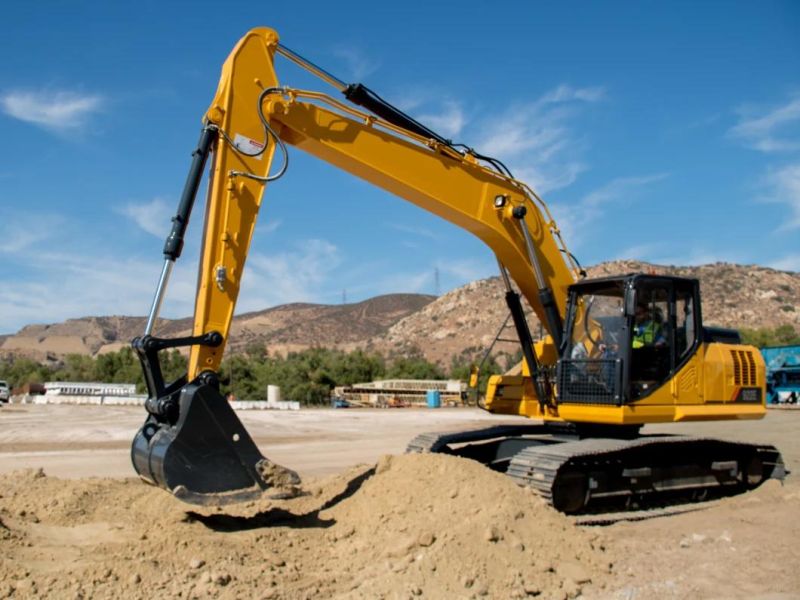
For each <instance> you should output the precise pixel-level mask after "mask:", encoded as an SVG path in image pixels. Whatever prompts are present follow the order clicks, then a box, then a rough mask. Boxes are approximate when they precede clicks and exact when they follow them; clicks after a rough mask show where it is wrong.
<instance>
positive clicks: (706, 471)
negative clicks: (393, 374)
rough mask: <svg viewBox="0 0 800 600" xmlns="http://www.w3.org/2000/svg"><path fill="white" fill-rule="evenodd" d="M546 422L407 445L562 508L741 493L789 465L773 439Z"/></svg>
mask: <svg viewBox="0 0 800 600" xmlns="http://www.w3.org/2000/svg"><path fill="white" fill-rule="evenodd" d="M545 431H546V429H545V428H543V426H541V425H523V426H502V425H501V426H496V427H490V428H486V429H481V430H475V431H463V432H446V433H432V434H424V435H421V436H418V437H417V438H415V439H414V440H413V441H412V442H411V443H410V444H409V446H408V449H407V451H408V452H446V453H450V454H456V455H460V456H466V457H468V458H474V459H476V460H479V461H481V462H484V463H485V464H487V465H489V466H491V467H492V468H495V469H497V470H501V471H505V472H506V473H507V474H508V475H509V476H510V477H511V478H512V479H514V481H516V482H517V483H519V484H520V485H525V486H529V487H531V488H533V489H535V490H536V491H537V492H538V493H539V494H540V495H541V496H542V497H543V498H545V499H546V500H547V501H548V502H549V503H550V504H551V505H553V506H554V507H555V508H556V509H558V510H560V511H562V512H565V513H576V514H582V513H592V512H608V511H615V510H616V511H618V510H625V509H632V510H635V509H640V508H642V507H659V506H668V505H672V504H680V503H685V502H693V501H699V500H705V499H711V498H716V497H720V496H724V495H730V494H735V493H740V492H743V491H746V490H748V489H752V488H754V487H756V486H758V485H760V484H761V483H762V482H763V481H765V480H766V479H769V478H776V479H783V478H784V477H785V476H786V470H785V467H784V464H783V460H782V458H781V456H780V453H779V452H778V450H777V449H776V448H775V447H774V446H769V445H759V444H745V443H739V442H732V441H727V440H720V439H714V438H697V437H688V436H677V435H676V436H643V437H638V438H635V439H632V440H623V439H610V438H589V439H577V438H574V437H573V438H570V437H568V436H564V435H561V436H559V435H552V434H547V433H545Z"/></svg>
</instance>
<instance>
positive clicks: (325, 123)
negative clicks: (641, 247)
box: [132, 28, 577, 503]
mask: <svg viewBox="0 0 800 600" xmlns="http://www.w3.org/2000/svg"><path fill="white" fill-rule="evenodd" d="M277 54H282V55H284V56H285V57H287V58H289V59H290V60H292V61H294V62H296V63H298V64H300V65H301V66H302V67H304V68H306V69H307V70H309V71H311V72H312V73H314V74H316V75H318V76H320V77H321V78H322V79H323V80H325V81H326V82H328V83H331V84H332V85H333V86H334V87H336V88H338V89H339V90H340V91H341V92H343V93H344V95H345V97H346V98H349V99H350V100H351V102H349V103H348V102H342V101H339V100H336V99H334V98H331V97H330V96H327V95H325V94H322V93H319V92H308V91H302V90H295V89H291V88H286V87H280V86H279V83H278V78H277V75H276V72H275V57H276V55H277ZM354 102H355V103H358V104H360V105H361V106H362V107H365V108H367V109H368V110H369V111H370V112H364V111H362V110H359V109H357V108H356V107H355V106H354V105H353V103H354ZM286 146H293V147H296V148H299V149H301V150H303V151H306V152H308V153H309V154H312V155H314V156H317V157H318V158H320V159H322V160H324V161H326V162H328V163H330V164H332V165H335V166H337V167H339V168H341V169H343V170H345V171H347V172H349V173H352V174H353V175H355V176H357V177H360V178H362V179H364V180H366V181H369V182H370V183H372V184H374V185H377V186H378V187H380V188H382V189H385V190H387V191H388V192H390V193H392V194H394V195H396V196H399V197H401V198H403V199H405V200H407V201H409V202H411V203H413V204H415V205H417V206H419V207H420V208H422V209H424V210H427V211H429V212H431V213H433V214H436V215H438V216H440V217H442V218H443V219H445V220H447V221H449V222H451V223H454V224H455V225H457V226H459V227H461V228H463V229H466V230H467V231H469V232H471V233H473V234H474V235H475V236H477V237H478V238H480V239H481V240H483V241H484V242H485V243H486V244H487V245H488V246H489V247H490V248H491V250H492V251H493V252H494V254H495V256H496V257H497V260H498V263H499V266H500V270H501V274H502V276H503V280H504V281H505V284H506V287H507V295H506V298H507V301H508V303H509V307H510V309H511V312H512V315H513V316H514V321H515V324H516V326H517V330H518V332H519V334H520V340H521V342H522V348H523V352H524V356H525V359H526V362H527V365H528V373H529V374H531V375H532V377H533V380H534V381H535V382H536V384H537V395H538V397H539V401H540V402H541V403H545V402H547V401H548V397H549V396H550V392H549V391H548V390H547V389H546V388H545V386H544V378H539V379H537V377H536V374H537V373H538V372H539V371H538V369H539V363H540V361H541V360H542V358H543V357H544V353H541V352H540V356H537V355H536V353H535V351H534V345H533V342H532V339H531V336H530V332H529V331H528V328H527V323H526V320H525V316H524V314H523V312H522V305H521V302H520V298H519V295H518V294H517V292H516V291H515V290H514V289H513V288H512V286H511V283H510V279H513V280H514V282H515V283H516V285H517V287H518V288H519V290H520V293H521V294H522V296H524V298H525V299H526V300H527V301H528V303H529V304H530V306H531V307H532V308H533V310H534V311H535V312H536V313H537V315H538V317H539V319H540V320H541V322H542V323H544V324H545V326H546V327H547V329H548V332H549V333H550V335H551V336H552V339H553V342H552V343H554V345H555V346H558V345H559V343H560V336H561V330H562V322H563V319H564V316H565V313H566V299H567V295H568V294H567V288H568V286H569V285H571V284H572V283H573V282H574V272H575V271H576V270H577V268H576V265H575V264H574V263H572V264H571V258H570V255H569V253H568V252H566V249H565V247H564V244H563V242H562V241H561V239H560V235H559V233H558V229H557V227H556V225H555V222H554V221H553V219H552V217H551V216H550V215H549V213H548V211H547V208H546V207H545V206H544V204H543V203H542V201H541V199H539V198H538V196H537V195H536V194H535V192H534V191H533V190H532V189H531V188H529V187H528V186H527V185H525V184H524V183H522V182H520V181H517V180H515V179H514V178H512V177H511V176H510V173H508V172H507V170H504V169H503V168H501V166H500V164H499V163H498V161H494V160H493V159H490V158H488V157H482V156H481V155H479V154H477V153H475V152H474V151H471V150H470V149H466V150H459V149H457V148H456V147H455V146H454V145H453V144H452V143H451V142H449V141H448V140H445V139H444V138H443V137H441V136H439V135H438V134H436V133H435V132H432V131H430V130H429V129H427V128H425V127H424V126H422V125H420V124H419V123H417V122H416V121H414V120H413V119H411V118H410V117H408V116H407V115H404V114H403V113H402V112H401V111H399V110H398V109H396V108H394V107H393V106H391V105H389V104H388V103H386V102H384V101H383V100H381V99H380V98H379V97H378V96H377V95H376V94H374V92H372V91H371V90H369V89H368V88H366V87H364V86H363V85H361V84H356V85H350V86H346V85H345V84H343V83H342V82H340V81H339V80H338V79H336V78H334V77H333V76H331V75H329V74H328V73H326V72H325V71H322V70H321V69H319V68H318V67H316V66H315V65H313V64H311V63H309V62H308V61H306V60H305V59H302V58H301V57H299V56H298V55H296V54H294V53H293V52H291V51H290V50H288V49H287V48H285V47H284V46H282V45H281V44H280V43H279V39H278V35H277V33H276V32H274V31H273V30H271V29H267V28H259V29H254V30H252V31H250V32H249V33H247V34H246V35H245V36H244V37H243V38H242V39H241V40H240V41H239V43H238V44H237V45H236V47H235V48H234V49H233V51H232V52H231V54H230V56H229V57H228V59H227V60H226V62H225V63H224V65H223V69H222V76H221V78H220V82H219V86H218V89H217V92H216V95H215V96H214V99H213V101H212V103H211V106H210V108H209V109H208V111H207V113H206V115H205V118H204V126H203V130H202V133H201V137H200V141H199V143H198V146H197V149H196V150H195V152H194V154H193V162H192V167H191V169H190V173H189V177H188V179H187V183H186V186H185V189H184V193H183V196H182V198H181V201H180V204H179V209H178V213H177V214H176V216H175V217H174V218H173V227H172V231H171V233H170V235H169V237H168V238H167V242H166V244H165V248H164V257H165V262H164V268H163V271H162V276H161V279H160V281H159V285H158V288H157V291H156V295H155V298H154V300H153V304H152V308H151V311H150V316H149V319H148V323H147V328H146V331H145V335H144V336H142V337H140V338H137V339H136V340H134V342H133V346H134V348H135V349H136V351H137V353H138V354H139V357H140V359H141V362H142V366H143V369H144V372H145V378H146V381H147V386H148V391H149V397H148V400H147V410H148V413H149V416H148V420H147V421H146V423H145V425H144V426H143V427H142V429H141V430H140V432H139V434H137V437H136V439H135V440H134V445H133V450H132V454H133V462H134V466H135V468H136V470H137V471H138V472H139V473H140V475H142V476H143V477H144V478H145V479H147V480H148V481H151V482H153V483H156V484H158V485H161V486H162V487H165V488H167V489H169V490H170V491H172V492H173V493H175V494H176V495H178V496H180V497H182V498H183V499H185V500H188V501H192V502H200V503H205V502H220V501H227V500H239V499H242V498H244V497H251V496H252V495H253V494H256V493H261V492H262V491H263V490H265V489H268V488H269V487H271V484H270V482H269V481H266V480H265V479H264V477H263V472H264V465H265V464H268V461H266V459H264V458H263V456H261V455H260V453H259V452H258V450H257V448H256V447H255V444H254V443H253V442H252V440H251V439H250V437H249V435H248V434H247V432H246V431H245V430H244V427H243V426H242V425H241V423H240V422H239V420H238V418H237V417H236V415H235V413H234V412H233V411H232V410H231V409H230V407H229V406H228V405H227V403H226V402H225V401H224V399H222V397H221V395H220V394H219V380H218V377H217V371H218V369H219V365H220V362H221V360H222V355H223V352H224V349H225V344H226V342H227V339H228V334H229V330H230V325H231V320H232V318H233V312H234V308H235V306H236V301H237V298H238V295H239V288H240V283H241V279H242V274H243V271H244V267H245V262H246V258H247V254H248V250H249V247H250V242H251V239H252V236H253V231H254V229H255V224H256V218H257V216H258V212H259V209H260V206H261V202H262V197H263V194H264V191H265V188H266V186H267V185H268V184H269V182H270V181H272V180H274V179H277V178H278V177H280V176H281V175H282V174H283V172H284V171H285V170H286V166H287V164H288V158H289V157H288V154H287V152H286ZM276 149H277V150H278V151H279V153H280V154H281V157H280V160H281V166H280V167H279V168H278V169H277V172H276V173H274V174H272V175H270V173H271V170H272V169H273V158H274V157H275V154H276ZM207 162H210V165H211V166H210V175H209V183H208V198H207V202H206V205H205V218H204V238H203V246H202V255H201V259H200V269H199V276H198V287H197V296H196V305H195V316H194V328H193V334H192V336H190V337H187V338H182V339H178V340H175V339H172V340H167V339H161V338H157V337H155V336H153V335H152V333H153V329H154V327H155V323H156V321H157V318H158V313H159V310H160V306H161V303H162V299H163V297H164V293H165V290H166V287H167V282H168V279H169V274H170V272H171V269H172V265H173V263H174V262H175V260H176V259H177V258H178V257H179V256H180V253H181V249H182V247H183V236H184V233H185V231H186V228H187V226H188V223H189V219H190V215H191V212H192V208H193V205H194V202H195V197H196V195H197V190H198V188H199V185H200V181H201V178H202V174H203V170H204V166H205V165H206V164H207ZM179 346H188V347H189V348H190V356H189V364H188V372H187V375H186V377H185V378H182V379H180V380H178V381H176V382H165V381H163V377H162V375H161V370H160V366H159V362H158V352H159V351H160V350H163V349H165V348H172V347H179ZM554 356H555V353H554V352H551V353H549V354H548V355H547V356H546V357H545V363H547V362H549V363H550V365H552V363H553V362H554V358H553V357H554ZM201 399H202V401H201ZM189 424H191V425H189ZM222 472H225V473H226V476H221V475H220V474H221V473H222ZM231 473H235V474H236V476H235V477H231V476H230V474H231Z"/></svg>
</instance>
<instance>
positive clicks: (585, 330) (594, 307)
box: [566, 286, 626, 359]
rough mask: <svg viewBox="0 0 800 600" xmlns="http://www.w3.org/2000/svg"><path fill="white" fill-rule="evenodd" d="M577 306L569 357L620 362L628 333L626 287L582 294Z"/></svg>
mask: <svg viewBox="0 0 800 600" xmlns="http://www.w3.org/2000/svg"><path fill="white" fill-rule="evenodd" d="M575 306H576V308H577V310H576V311H575V313H574V318H573V321H572V331H571V332H570V336H569V340H568V343H569V347H568V348H567V352H568V354H567V355H566V356H568V357H569V358H572V359H581V358H616V357H617V356H618V355H619V349H620V347H622V345H623V344H624V340H623V336H624V334H625V330H626V327H625V324H626V319H625V315H624V310H623V307H624V304H623V288H622V286H614V287H611V288H607V289H601V290H592V293H588V292H586V293H580V294H578V295H577V296H576V298H575Z"/></svg>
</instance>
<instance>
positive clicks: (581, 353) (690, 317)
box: [558, 274, 702, 406]
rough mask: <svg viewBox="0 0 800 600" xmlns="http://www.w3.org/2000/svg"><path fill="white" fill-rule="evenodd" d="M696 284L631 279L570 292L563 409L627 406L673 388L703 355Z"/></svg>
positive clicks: (561, 378)
mask: <svg viewBox="0 0 800 600" xmlns="http://www.w3.org/2000/svg"><path fill="white" fill-rule="evenodd" d="M700 331H702V321H701V316H700V286H699V283H698V281H697V280H696V279H687V278H683V277H667V276H661V275H642V274H630V275H624V276H620V277H604V278H600V279H592V280H586V281H582V282H580V283H576V284H574V285H572V286H570V288H569V303H568V306H567V319H566V324H565V327H564V342H563V345H562V352H561V360H559V363H558V402H559V403H577V404H611V405H617V406H619V405H622V404H628V403H630V402H634V401H636V400H639V399H641V398H644V397H646V396H648V395H650V394H651V393H652V392H653V391H654V390H656V389H657V388H658V387H660V386H661V385H662V384H664V383H665V382H667V381H669V379H670V378H671V377H672V375H673V374H674V373H676V372H677V371H678V369H680V368H681V366H683V364H685V363H686V361H687V360H689V358H690V357H691V356H692V355H693V354H694V353H695V352H696V350H697V348H698V347H699V343H698V342H699V339H698V337H699V336H698V332H700Z"/></svg>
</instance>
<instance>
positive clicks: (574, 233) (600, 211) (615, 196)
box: [550, 173, 667, 249]
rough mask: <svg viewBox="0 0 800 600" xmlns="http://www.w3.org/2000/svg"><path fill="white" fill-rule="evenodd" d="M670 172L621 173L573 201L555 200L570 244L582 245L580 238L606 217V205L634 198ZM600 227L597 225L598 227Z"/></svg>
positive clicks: (554, 210) (554, 208)
mask: <svg viewBox="0 0 800 600" xmlns="http://www.w3.org/2000/svg"><path fill="white" fill-rule="evenodd" d="M666 177H667V174H666V173H655V174H652V175H644V176H638V177H619V178H617V179H613V180H611V181H609V182H608V183H607V184H605V185H604V186H602V187H600V188H598V189H596V190H594V191H592V192H590V193H588V194H586V195H585V196H584V197H583V198H581V199H580V200H579V201H578V202H576V203H572V204H565V203H557V204H552V205H551V207H550V210H551V211H552V213H553V216H554V218H555V220H556V223H557V224H558V226H559V228H560V229H561V234H562V237H563V238H564V241H565V243H566V244H567V246H568V247H570V248H573V249H574V248H578V247H579V246H580V241H581V240H582V239H585V238H586V237H587V235H588V234H587V232H590V231H592V229H593V224H594V223H595V221H597V220H599V219H602V218H603V216H604V215H605V211H606V209H607V208H608V207H609V206H610V205H613V204H617V203H619V202H621V201H630V200H631V198H633V197H634V196H635V194H636V191H637V190H638V189H640V188H643V187H646V186H648V185H650V184H652V183H656V182H658V181H661V180H663V179H665V178H666ZM594 228H595V229H597V227H594Z"/></svg>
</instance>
